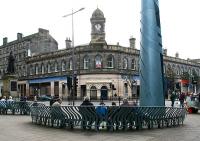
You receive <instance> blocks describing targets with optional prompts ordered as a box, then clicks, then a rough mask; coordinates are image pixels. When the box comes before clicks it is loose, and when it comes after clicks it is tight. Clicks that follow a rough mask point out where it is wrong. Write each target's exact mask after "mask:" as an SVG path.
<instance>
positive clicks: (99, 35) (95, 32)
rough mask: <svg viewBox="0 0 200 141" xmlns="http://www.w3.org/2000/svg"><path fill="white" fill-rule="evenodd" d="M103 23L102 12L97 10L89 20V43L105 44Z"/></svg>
mask: <svg viewBox="0 0 200 141" xmlns="http://www.w3.org/2000/svg"><path fill="white" fill-rule="evenodd" d="M105 21H106V19H105V18H104V14H103V12H102V11H101V10H100V9H99V8H97V9H96V10H95V11H94V12H93V13H92V17H91V18H90V22H91V26H92V32H91V43H106V41H105Z"/></svg>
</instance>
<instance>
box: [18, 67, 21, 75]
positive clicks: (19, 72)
mask: <svg viewBox="0 0 200 141" xmlns="http://www.w3.org/2000/svg"><path fill="white" fill-rule="evenodd" d="M18 70H19V71H18V74H19V76H21V74H22V73H21V71H22V69H21V66H19V68H18Z"/></svg>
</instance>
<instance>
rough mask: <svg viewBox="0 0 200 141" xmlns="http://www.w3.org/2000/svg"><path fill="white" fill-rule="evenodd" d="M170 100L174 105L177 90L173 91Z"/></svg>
mask: <svg viewBox="0 0 200 141" xmlns="http://www.w3.org/2000/svg"><path fill="white" fill-rule="evenodd" d="M170 100H171V102H172V104H171V106H172V107H174V102H175V100H176V92H175V91H173V92H172V94H171V96H170Z"/></svg>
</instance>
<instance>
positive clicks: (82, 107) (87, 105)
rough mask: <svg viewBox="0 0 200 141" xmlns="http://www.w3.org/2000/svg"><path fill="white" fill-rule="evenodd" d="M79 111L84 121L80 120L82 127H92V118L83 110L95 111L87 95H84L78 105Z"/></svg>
mask: <svg viewBox="0 0 200 141" xmlns="http://www.w3.org/2000/svg"><path fill="white" fill-rule="evenodd" d="M79 111H80V113H81V115H82V117H83V119H85V120H84V121H82V128H83V129H86V127H87V128H88V129H91V128H92V123H93V122H94V121H93V120H92V118H88V114H87V113H86V112H85V111H88V112H94V113H95V108H94V105H93V103H92V102H90V99H89V97H88V96H85V97H84V100H83V102H82V103H81V105H80V110H79Z"/></svg>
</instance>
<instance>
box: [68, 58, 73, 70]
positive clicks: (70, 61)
mask: <svg viewBox="0 0 200 141" xmlns="http://www.w3.org/2000/svg"><path fill="white" fill-rule="evenodd" d="M69 69H70V70H72V69H73V64H72V59H70V60H69Z"/></svg>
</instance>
